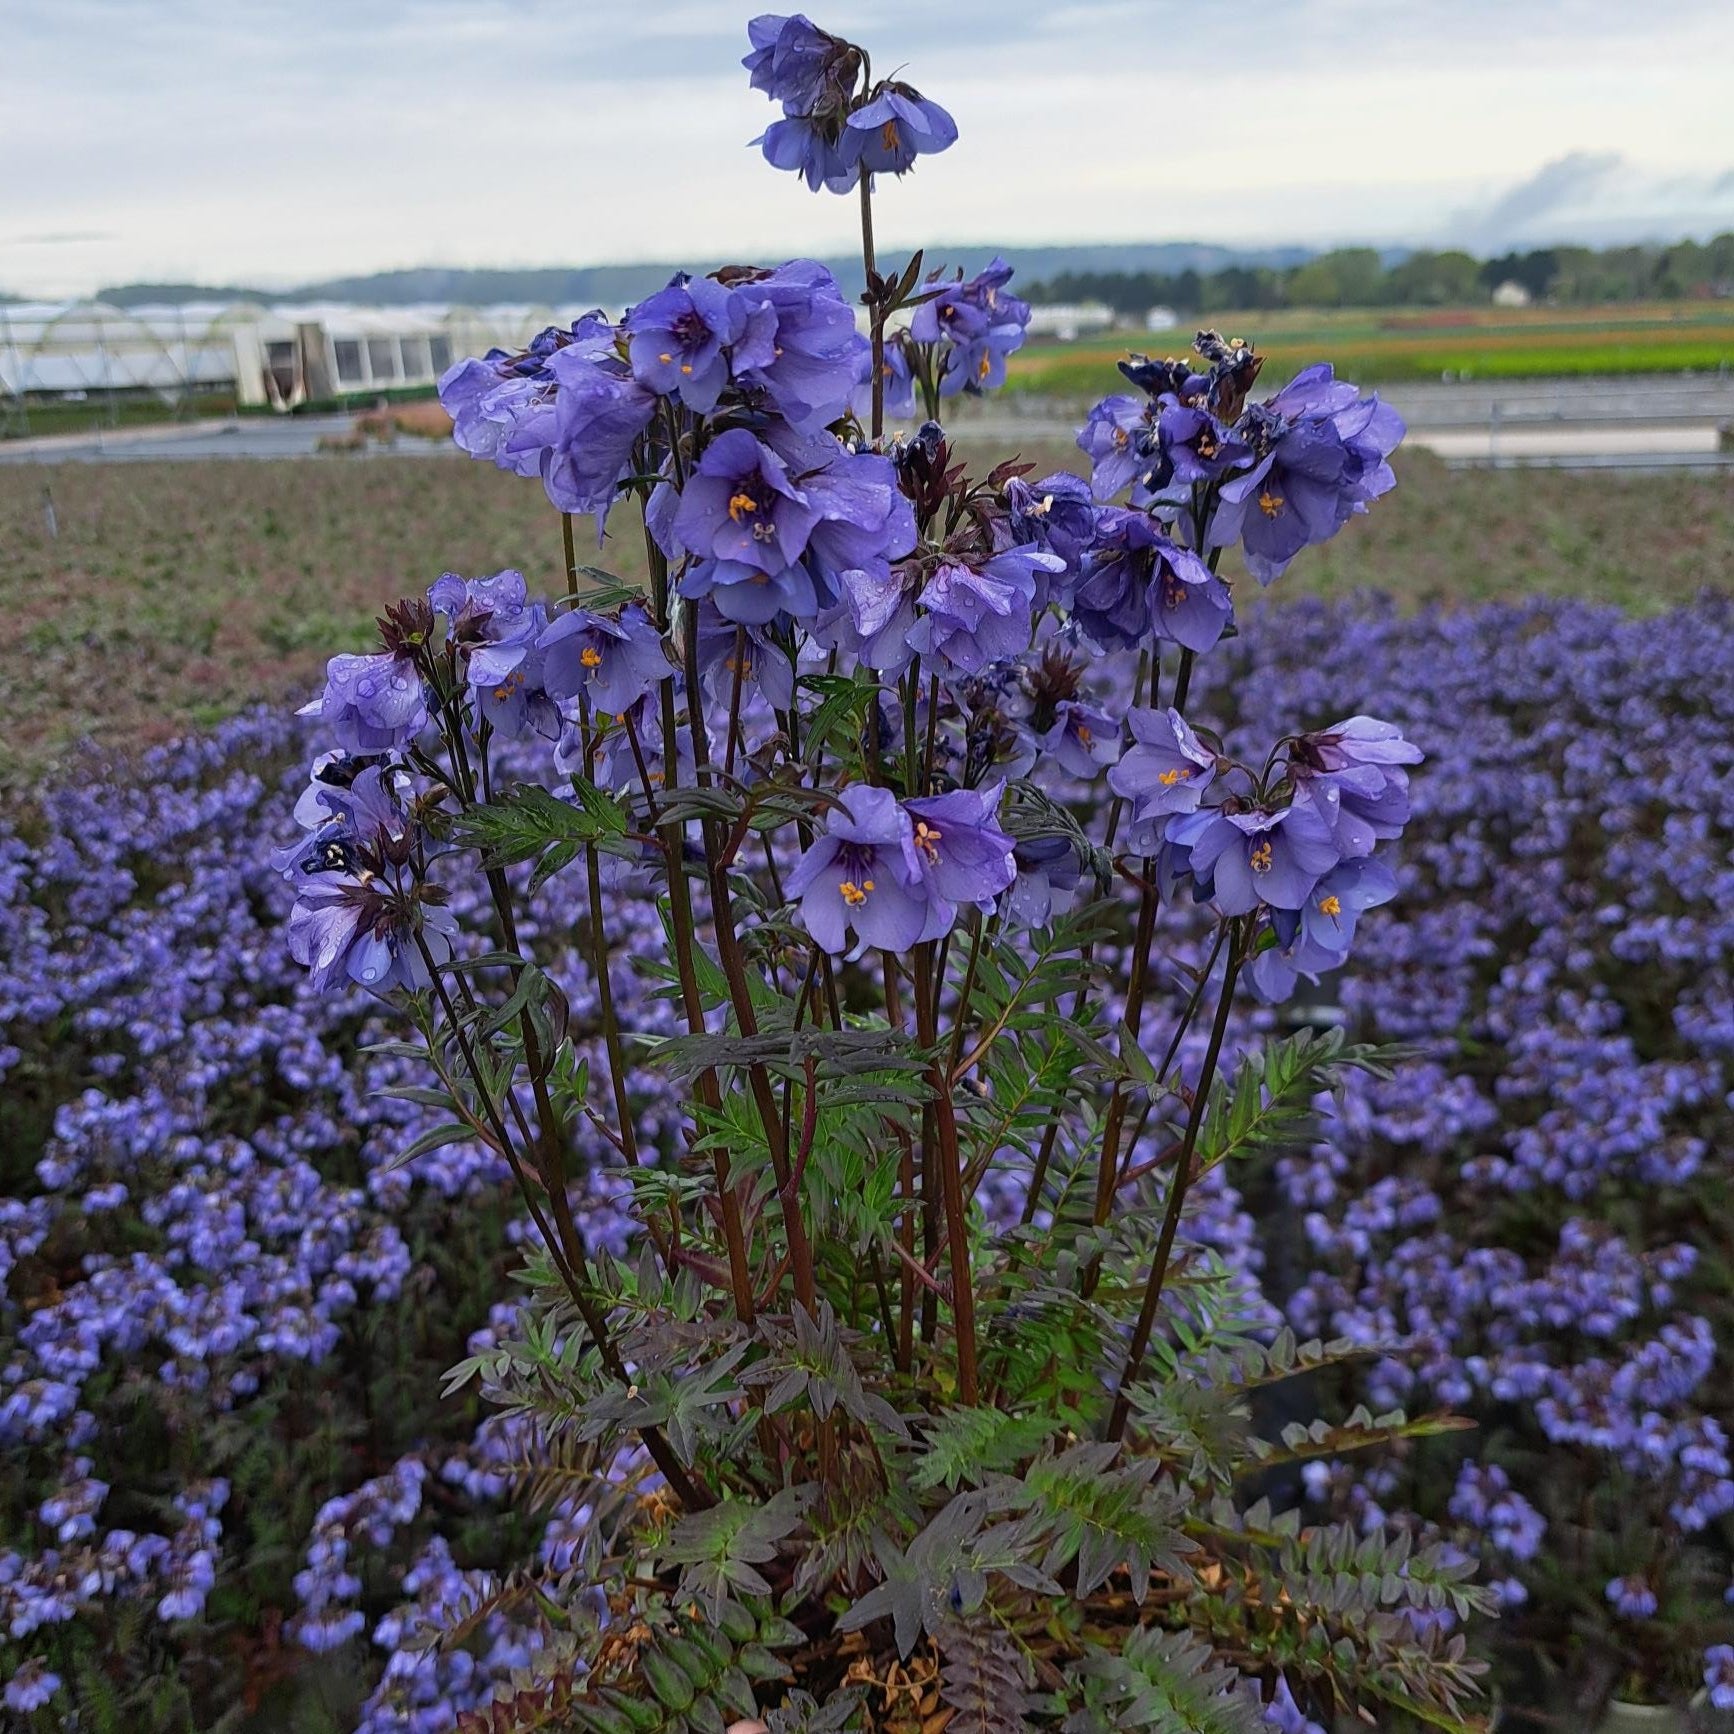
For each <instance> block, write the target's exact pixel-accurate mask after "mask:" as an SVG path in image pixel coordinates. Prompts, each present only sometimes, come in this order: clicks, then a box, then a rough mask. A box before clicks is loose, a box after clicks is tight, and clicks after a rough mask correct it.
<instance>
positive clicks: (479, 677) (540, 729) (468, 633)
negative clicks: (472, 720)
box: [428, 570, 560, 740]
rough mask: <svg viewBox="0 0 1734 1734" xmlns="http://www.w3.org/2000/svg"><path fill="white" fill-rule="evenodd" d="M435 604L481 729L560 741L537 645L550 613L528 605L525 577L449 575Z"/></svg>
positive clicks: (432, 597) (431, 598) (433, 597)
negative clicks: (483, 724)
mask: <svg viewBox="0 0 1734 1734" xmlns="http://www.w3.org/2000/svg"><path fill="white" fill-rule="evenodd" d="M428 602H429V604H430V605H431V606H432V608H433V610H434V613H435V614H436V615H438V616H439V617H440V618H441V619H443V620H445V621H446V622H447V634H448V643H450V644H451V645H453V646H455V647H456V649H457V652H458V655H459V657H460V659H461V663H462V668H463V673H464V678H465V680H466V681H467V682H468V684H469V688H470V692H471V696H472V698H473V700H474V703H475V708H476V715H477V720H478V722H480V721H486V722H487V723H488V725H489V726H490V728H492V729H493V731H494V732H495V733H496V734H499V735H503V736H505V737H506V738H508V739H515V738H516V737H517V736H519V735H521V734H523V733H524V732H525V731H526V730H528V729H534V730H535V731H536V733H538V734H541V735H545V736H546V737H547V738H548V739H549V740H554V739H557V738H558V736H559V733H560V715H559V712H558V711H557V710H556V709H555V708H554V702H553V699H552V698H551V697H550V696H549V695H548V693H547V691H546V690H545V688H544V686H543V682H542V653H541V649H540V647H539V646H538V644H537V639H538V637H539V635H540V633H541V631H542V629H543V627H544V626H546V625H547V618H548V617H547V610H546V609H545V608H544V607H543V605H542V604H541V603H539V602H534V603H533V602H531V601H529V600H528V592H527V587H526V585H525V583H524V575H523V573H521V572H516V571H511V570H507V571H504V572H497V573H495V574H494V575H493V576H492V577H490V578H469V579H466V578H460V577H459V576H458V575H457V574H456V573H455V572H448V573H446V574H445V575H444V576H443V577H442V578H440V579H439V580H438V582H437V583H435V584H434V586H433V587H432V588H431V589H430V590H429V591H428Z"/></svg>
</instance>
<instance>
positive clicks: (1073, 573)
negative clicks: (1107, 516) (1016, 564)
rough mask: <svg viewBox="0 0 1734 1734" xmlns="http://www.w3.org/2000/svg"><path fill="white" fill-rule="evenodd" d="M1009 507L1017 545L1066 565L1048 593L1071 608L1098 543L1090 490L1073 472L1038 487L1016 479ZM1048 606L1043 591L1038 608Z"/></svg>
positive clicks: (1009, 484)
mask: <svg viewBox="0 0 1734 1734" xmlns="http://www.w3.org/2000/svg"><path fill="white" fill-rule="evenodd" d="M1005 501H1006V511H1007V515H1008V522H1009V529H1010V533H1011V537H1012V540H1013V541H1014V542H1033V543H1035V545H1036V546H1037V547H1038V548H1041V549H1044V550H1045V551H1046V552H1047V553H1049V554H1057V555H1059V557H1060V559H1061V561H1062V562H1063V563H1064V566H1065V571H1064V574H1063V575H1060V576H1056V577H1055V579H1054V581H1053V583H1052V584H1051V585H1050V586H1049V591H1050V593H1052V594H1054V595H1055V596H1057V598H1058V600H1059V601H1060V602H1061V603H1062V604H1068V603H1069V602H1070V599H1071V592H1072V589H1073V587H1074V586H1075V584H1076V582H1077V579H1078V577H1079V575H1080V574H1081V573H1082V571H1083V566H1084V557H1085V556H1086V555H1087V554H1088V553H1089V551H1090V549H1091V548H1092V547H1094V546H1095V542H1096V521H1097V518H1098V516H1099V515H1100V512H1099V508H1098V507H1097V505H1096V502H1095V500H1094V499H1093V498H1092V496H1091V493H1090V484H1089V483H1088V482H1086V481H1085V480H1084V479H1083V477H1082V476H1074V475H1073V474H1072V473H1071V472H1070V471H1069V470H1061V471H1059V472H1058V473H1057V474H1055V475H1051V476H1043V477H1042V479H1041V480H1040V481H1039V482H1026V481H1025V480H1023V478H1022V477H1021V476H1014V477H1013V478H1012V479H1011V480H1010V481H1009V482H1007V483H1006V488H1005ZM1047 600H1048V597H1047V596H1046V595H1044V594H1043V593H1042V591H1041V589H1040V588H1038V590H1037V595H1036V605H1037V607H1038V608H1039V607H1043V606H1045V605H1046V602H1047Z"/></svg>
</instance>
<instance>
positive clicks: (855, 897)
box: [837, 879, 873, 909]
mask: <svg viewBox="0 0 1734 1734" xmlns="http://www.w3.org/2000/svg"><path fill="white" fill-rule="evenodd" d="M837 889H838V890H839V891H840V892H842V894H843V901H844V902H845V903H847V904H848V905H849V907H850V908H851V909H859V908H860V907H861V905H862V904H863V903H865V902H866V901H867V892H868V891H871V890H872V889H873V881H872V880H871V879H869V880H868V881H867V889H866V890H865V891H864V890H863V889H862V888H861V887H860V886H859V885H857V884H856V883H855V881H854V880H853V879H845V880H844V881H843V882H842V883H841V884H840V885H839V886H838V887H837Z"/></svg>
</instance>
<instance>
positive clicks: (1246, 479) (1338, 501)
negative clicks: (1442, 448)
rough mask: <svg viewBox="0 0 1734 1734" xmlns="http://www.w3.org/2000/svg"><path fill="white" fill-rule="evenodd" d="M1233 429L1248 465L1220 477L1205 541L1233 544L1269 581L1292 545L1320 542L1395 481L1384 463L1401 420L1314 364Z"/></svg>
mask: <svg viewBox="0 0 1734 1734" xmlns="http://www.w3.org/2000/svg"><path fill="white" fill-rule="evenodd" d="M1234 435H1235V438H1236V439H1237V440H1239V441H1240V442H1241V443H1242V444H1243V445H1245V446H1246V447H1247V448H1248V454H1249V456H1250V458H1251V460H1252V467H1251V468H1250V469H1247V470H1244V471H1242V472H1240V473H1238V474H1236V475H1234V476H1232V477H1230V479H1229V480H1228V481H1226V482H1225V483H1223V485H1222V493H1221V497H1220V499H1219V501H1218V503H1217V507H1216V511H1215V512H1214V514H1213V515H1212V518H1211V522H1210V525H1209V528H1208V532H1207V534H1208V539H1209V542H1210V545H1211V546H1212V547H1227V546H1229V545H1231V544H1233V543H1235V542H1238V543H1239V544H1240V546H1241V551H1242V553H1243V555H1244V556H1245V559H1246V564H1247V570H1248V571H1250V572H1251V573H1252V574H1253V576H1254V577H1255V578H1257V579H1258V581H1259V582H1260V583H1261V584H1269V583H1270V582H1272V580H1274V579H1275V578H1276V577H1278V576H1279V575H1280V574H1281V572H1282V570H1283V569H1284V567H1286V566H1287V565H1288V563H1289V562H1290V561H1291V560H1293V559H1294V557H1295V556H1296V555H1297V554H1298V553H1299V552H1300V551H1301V549H1303V548H1305V547H1307V546H1308V545H1309V544H1312V543H1318V542H1325V541H1328V540H1329V539H1330V538H1331V537H1332V536H1334V535H1335V534H1336V533H1337V531H1338V530H1340V529H1341V528H1342V527H1343V525H1344V524H1346V523H1347V522H1348V520H1349V519H1350V518H1351V517H1352V516H1353V515H1354V514H1355V513H1357V512H1364V511H1365V510H1366V509H1367V506H1368V503H1369V502H1370V501H1372V500H1374V499H1376V498H1377V497H1378V496H1379V495H1380V494H1383V493H1385V492H1386V491H1387V490H1388V489H1390V488H1391V487H1392V486H1394V485H1395V480H1396V478H1395V477H1394V476H1393V475H1392V473H1391V467H1390V464H1389V463H1388V462H1387V461H1386V460H1387V458H1388V457H1389V455H1390V453H1391V452H1392V451H1394V450H1395V449H1396V446H1397V443H1398V442H1399V441H1400V440H1401V439H1402V437H1403V423H1402V419H1401V417H1399V416H1398V415H1397V413H1396V412H1395V411H1394V410H1392V409H1391V408H1390V407H1389V406H1388V405H1385V404H1381V403H1380V402H1379V400H1378V399H1377V398H1376V397H1368V398H1362V397H1360V395H1359V392H1358V390H1357V388H1356V387H1355V386H1353V385H1349V384H1348V383H1346V382H1345V381H1341V380H1337V379H1335V378H1334V376H1333V374H1332V370H1331V368H1330V366H1329V364H1328V363H1323V362H1321V363H1319V364H1318V365H1317V366H1314V367H1309V368H1306V369H1303V371H1302V372H1301V373H1299V374H1297V375H1296V376H1295V378H1294V379H1293V380H1291V381H1290V382H1289V384H1288V385H1286V386H1284V387H1283V389H1282V390H1281V391H1279V392H1278V393H1277V394H1276V396H1275V397H1273V398H1271V399H1269V400H1268V401H1267V402H1265V403H1262V404H1255V405H1253V406H1252V407H1251V408H1249V409H1248V410H1247V411H1246V412H1245V414H1244V415H1242V417H1241V418H1240V420H1239V421H1238V422H1237V423H1236V424H1235V427H1234Z"/></svg>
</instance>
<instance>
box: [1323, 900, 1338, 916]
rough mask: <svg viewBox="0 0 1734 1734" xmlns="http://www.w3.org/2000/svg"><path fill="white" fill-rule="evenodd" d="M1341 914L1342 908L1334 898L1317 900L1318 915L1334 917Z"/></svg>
mask: <svg viewBox="0 0 1734 1734" xmlns="http://www.w3.org/2000/svg"><path fill="white" fill-rule="evenodd" d="M1342 912H1343V906H1342V904H1341V903H1340V902H1338V900H1337V899H1336V898H1334V897H1321V898H1320V899H1319V913H1320V914H1321V915H1331V916H1336V915H1341V914H1342Z"/></svg>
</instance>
